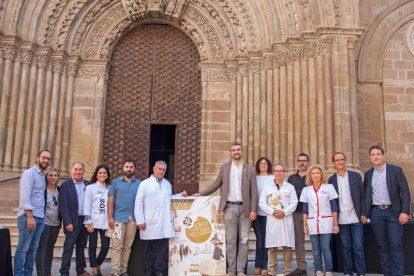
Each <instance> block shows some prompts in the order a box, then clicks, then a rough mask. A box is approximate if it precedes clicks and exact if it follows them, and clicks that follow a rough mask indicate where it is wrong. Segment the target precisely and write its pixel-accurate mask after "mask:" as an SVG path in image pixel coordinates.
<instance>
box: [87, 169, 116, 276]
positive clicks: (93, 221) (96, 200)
mask: <svg viewBox="0 0 414 276" xmlns="http://www.w3.org/2000/svg"><path fill="white" fill-rule="evenodd" d="M91 183H93V184H90V185H88V186H86V190H85V201H84V215H85V222H84V224H85V226H86V228H87V230H88V233H89V262H90V265H91V267H92V275H102V273H101V271H100V266H101V264H102V263H103V262H104V260H105V258H106V255H107V254H108V250H109V242H110V240H109V237H106V236H105V230H106V229H108V190H109V185H110V173H109V169H108V168H107V167H106V166H104V165H99V166H97V167H96V169H95V172H94V173H93V175H92V178H91ZM98 233H99V235H100V237H101V250H100V251H99V255H98V257H96V247H97V242H98Z"/></svg>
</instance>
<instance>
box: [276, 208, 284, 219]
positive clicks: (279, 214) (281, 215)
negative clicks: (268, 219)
mask: <svg viewBox="0 0 414 276" xmlns="http://www.w3.org/2000/svg"><path fill="white" fill-rule="evenodd" d="M273 216H274V217H275V218H277V219H282V218H284V216H285V212H284V211H283V210H274V211H273Z"/></svg>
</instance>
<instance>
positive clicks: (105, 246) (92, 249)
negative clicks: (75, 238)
mask: <svg viewBox="0 0 414 276" xmlns="http://www.w3.org/2000/svg"><path fill="white" fill-rule="evenodd" d="M98 233H99V235H100V236H101V250H100V251H99V255H98V257H96V247H97V243H98ZM109 242H110V239H109V238H108V237H106V236H105V230H102V229H94V230H93V232H92V233H89V251H88V252H89V262H90V264H91V267H96V266H97V265H101V264H102V263H103V262H104V261H105V258H106V255H107V254H108V250H109Z"/></svg>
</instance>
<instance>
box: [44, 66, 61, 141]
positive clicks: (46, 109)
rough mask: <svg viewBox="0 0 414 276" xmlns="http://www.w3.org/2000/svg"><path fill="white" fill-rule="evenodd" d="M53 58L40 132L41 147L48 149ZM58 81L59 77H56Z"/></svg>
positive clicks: (46, 85) (47, 80) (48, 71)
mask: <svg viewBox="0 0 414 276" xmlns="http://www.w3.org/2000/svg"><path fill="white" fill-rule="evenodd" d="M52 64H53V60H52V61H51V63H49V66H48V68H47V70H46V81H45V82H46V83H45V93H44V97H43V100H44V105H43V110H42V111H43V114H42V123H41V133H40V147H41V148H42V149H44V148H46V149H48V141H47V138H48V133H49V126H50V111H51V106H52V89H53V83H54V81H55V80H54V77H53V65H52ZM56 81H57V79H56Z"/></svg>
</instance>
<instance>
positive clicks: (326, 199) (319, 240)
mask: <svg viewBox="0 0 414 276" xmlns="http://www.w3.org/2000/svg"><path fill="white" fill-rule="evenodd" d="M327 180H328V177H327V175H326V172H325V170H324V169H323V168H322V167H321V166H320V165H313V166H312V167H310V168H309V170H308V173H307V176H306V184H307V185H308V186H307V187H305V188H304V189H303V191H302V195H301V196H300V201H301V202H303V230H304V232H305V234H309V236H310V240H311V243H312V255H313V259H314V262H315V270H316V275H317V276H322V275H323V265H322V256H323V260H324V263H325V271H326V275H327V276H330V275H333V274H332V270H333V264H332V254H331V250H330V242H331V239H332V233H334V234H337V233H338V232H339V228H338V219H337V218H338V207H337V205H336V201H335V199H336V198H338V194H337V193H336V191H335V188H334V186H333V185H332V184H328V183H327Z"/></svg>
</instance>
